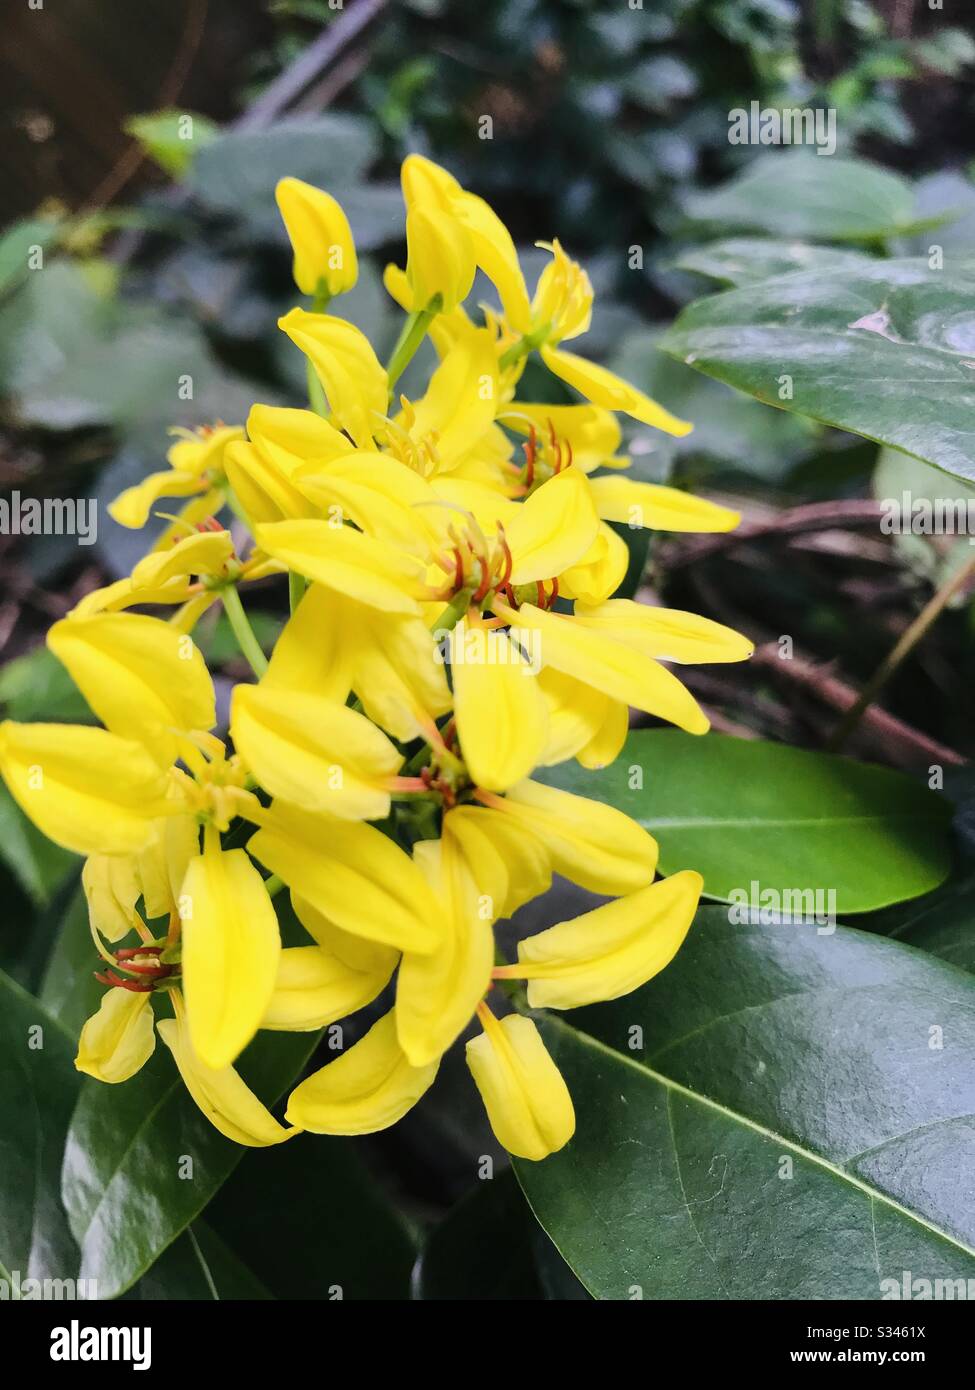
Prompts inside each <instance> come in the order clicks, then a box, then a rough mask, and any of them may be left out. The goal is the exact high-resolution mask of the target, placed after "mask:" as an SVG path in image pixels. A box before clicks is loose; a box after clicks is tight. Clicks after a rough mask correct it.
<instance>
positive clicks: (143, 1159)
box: [63, 1033, 316, 1298]
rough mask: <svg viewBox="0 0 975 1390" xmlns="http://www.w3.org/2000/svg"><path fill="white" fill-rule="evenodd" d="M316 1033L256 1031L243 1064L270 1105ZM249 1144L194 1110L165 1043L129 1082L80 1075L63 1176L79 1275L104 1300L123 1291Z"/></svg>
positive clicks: (199, 1208)
mask: <svg viewBox="0 0 975 1390" xmlns="http://www.w3.org/2000/svg"><path fill="white" fill-rule="evenodd" d="M315 1041H316V1037H315V1035H309V1034H305V1033H295V1034H290V1033H260V1034H258V1037H257V1038H256V1039H255V1041H254V1042H253V1043H252V1044H251V1045H250V1047H249V1048H248V1049H247V1051H246V1052H245V1054H244V1056H243V1057H242V1058H241V1061H240V1063H239V1064H238V1066H239V1070H240V1072H241V1074H242V1075H243V1076H244V1077H245V1079H246V1080H247V1082H248V1084H249V1085H250V1086H251V1088H252V1089H253V1090H254V1091H255V1092H256V1093H257V1094H258V1095H259V1096H260V1098H261V1099H262V1100H263V1101H264V1102H265V1104H272V1103H273V1102H274V1101H275V1100H276V1099H277V1098H278V1097H279V1096H280V1095H281V1093H282V1092H283V1091H284V1090H285V1089H286V1088H287V1086H288V1085H289V1084H290V1082H291V1081H292V1080H293V1079H294V1077H295V1076H296V1075H297V1073H298V1072H299V1071H300V1069H301V1067H302V1065H303V1064H304V1062H305V1061H306V1059H307V1057H308V1055H309V1053H310V1052H311V1049H312V1048H313V1046H314V1044H315ZM291 1142H292V1143H294V1142H297V1141H295V1140H292V1141H291ZM245 1152H246V1150H245V1149H243V1148H242V1147H241V1146H240V1145H238V1144H234V1143H231V1141H230V1140H229V1139H225V1138H224V1137H223V1135H221V1134H219V1133H218V1132H217V1131H216V1130H215V1129H214V1128H213V1126H212V1125H211V1124H210V1122H209V1121H208V1120H207V1119H206V1118H205V1117H204V1116H203V1114H202V1113H201V1112H200V1111H199V1110H198V1109H197V1107H196V1106H195V1105H194V1103H193V1101H192V1100H191V1099H190V1097H189V1094H188V1092H187V1091H186V1088H185V1087H184V1086H183V1083H182V1081H181V1080H180V1079H179V1076H178V1074H177V1072H176V1069H175V1066H174V1065H173V1062H172V1059H171V1057H170V1055H169V1053H168V1051H167V1050H166V1049H165V1048H164V1047H163V1046H162V1045H161V1044H160V1045H158V1046H157V1047H156V1050H155V1052H154V1054H153V1056H152V1058H151V1060H150V1061H149V1063H148V1064H147V1065H146V1066H145V1067H144V1068H143V1069H142V1071H141V1072H139V1073H138V1075H136V1076H134V1077H133V1078H132V1079H131V1080H130V1081H126V1082H123V1083H122V1084H121V1085H117V1086H107V1085H103V1084H102V1083H100V1082H97V1081H92V1080H86V1082H85V1085H84V1087H83V1089H82V1093H81V1097H80V1099H79V1101H78V1106H77V1109H76V1110H75V1114H74V1118H73V1119H72V1122H71V1128H70V1131H69V1133H68V1141H67V1148H66V1151H65V1160H64V1174H63V1196H64V1205H65V1207H66V1209H67V1211H68V1216H69V1219H70V1223H71V1230H72V1232H73V1234H74V1236H75V1239H76V1240H77V1242H78V1244H79V1246H80V1247H81V1270H82V1275H83V1277H85V1278H89V1279H92V1278H94V1279H97V1281H98V1286H99V1289H100V1291H101V1297H103V1298H114V1297H117V1295H118V1294H120V1293H124V1292H125V1290H126V1289H127V1288H129V1287H130V1285H132V1284H133V1283H134V1282H135V1281H136V1280H137V1279H138V1278H139V1277H140V1276H141V1275H142V1274H144V1273H145V1271H146V1270H147V1269H148V1268H149V1267H150V1266H151V1265H152V1264H153V1263H154V1262H155V1260H157V1259H158V1258H159V1256H160V1255H161V1254H162V1253H163V1251H164V1250H165V1249H166V1248H167V1247H168V1246H169V1245H170V1244H171V1243H172V1242H173V1241H174V1240H175V1239H176V1237H177V1236H178V1235H179V1234H180V1233H181V1232H182V1231H183V1230H185V1228H186V1226H187V1225H188V1224H189V1223H190V1222H191V1221H192V1220H194V1218H195V1217H196V1216H198V1215H199V1213H200V1212H201V1211H202V1210H203V1208H204V1207H205V1206H206V1205H207V1203H208V1202H209V1201H210V1199H211V1198H212V1197H213V1195H214V1193H215V1192H216V1191H217V1190H218V1188H219V1187H220V1186H221V1184H222V1183H223V1182H224V1181H225V1180H226V1179H227V1178H228V1177H229V1175H230V1174H231V1172H232V1171H233V1170H234V1168H235V1167H236V1166H237V1164H238V1163H239V1162H240V1160H241V1158H243V1156H244V1154H245ZM187 1160H189V1162H187Z"/></svg>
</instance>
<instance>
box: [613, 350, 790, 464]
mask: <svg viewBox="0 0 975 1390" xmlns="http://www.w3.org/2000/svg"><path fill="white" fill-rule="evenodd" d="M659 343H660V338H659V336H654V335H652V334H648V333H647V332H646V331H643V332H641V333H640V334H638V335H637V334H635V335H634V336H633V337H630V338H627V339H626V340H625V341H624V342H623V344H622V345H621V347H620V350H619V351H618V352H617V353H616V354H615V355H614V357H613V359H612V361H611V363H610V365H611V367H612V369H613V371H615V372H618V373H619V374H620V376H622V377H624V378H625V379H626V380H627V381H632V382H633V383H634V385H636V386H639V387H640V389H641V390H642V391H646V392H647V393H648V394H649V395H650V396H652V397H653V399H654V400H658V401H663V402H665V403H666V405H667V408H668V410H672V411H674V412H675V414H677V415H679V416H681V417H682V418H683V419H686V420H692V421H693V422H694V429H693V430H692V431H691V433H690V434H689V435H687V436H686V437H685V438H684V439H679V440H669V439H668V440H667V446H668V447H669V448H670V449H672V451H673V453H674V456H675V457H676V458H677V459H694V460H698V459H701V458H703V459H705V460H707V461H708V462H709V463H712V464H717V465H720V466H722V467H723V468H726V469H729V470H734V471H736V472H742V473H747V474H751V475H753V476H757V477H760V478H763V479H769V478H777V477H779V476H781V475H782V474H783V473H785V472H787V471H788V469H789V468H791V467H792V466H793V465H794V464H795V463H796V461H797V460H798V459H799V458H801V457H803V456H804V455H806V454H808V453H809V450H810V448H811V447H812V446H813V445H814V444H815V433H816V431H815V427H814V426H811V425H810V424H809V422H808V421H806V420H801V419H798V418H796V417H794V416H789V415H785V414H783V412H781V411H777V410H769V409H768V407H767V406H764V405H762V404H761V403H760V402H758V401H755V400H752V399H751V398H750V397H749V396H747V395H744V394H742V392H740V391H731V390H729V389H728V387H726V386H723V385H722V384H721V382H719V381H711V380H709V379H708V378H707V377H705V376H701V374H700V373H699V372H694V371H691V369H690V368H689V367H686V366H684V364H683V363H682V362H675V361H673V360H672V359H671V358H669V357H668V356H667V355H666V353H664V352H661V351H660V347H659ZM648 433H649V432H644V433H642V434H641V433H639V431H638V438H639V442H640V444H641V446H642V445H643V442H644V441H645V440H647V437H648ZM651 442H652V443H653V444H654V445H655V446H656V445H657V443H658V441H656V440H653V441H651ZM656 457H657V454H656V452H655V451H651V452H650V453H649V454H644V453H642V452H637V451H634V458H633V466H632V473H633V476H634V477H641V478H642V477H644V472H645V468H646V464H647V463H650V464H651V465H652V464H654V462H655V460H656ZM645 481H647V482H654V481H656V478H655V477H654V476H652V475H651V474H647V476H646V477H645Z"/></svg>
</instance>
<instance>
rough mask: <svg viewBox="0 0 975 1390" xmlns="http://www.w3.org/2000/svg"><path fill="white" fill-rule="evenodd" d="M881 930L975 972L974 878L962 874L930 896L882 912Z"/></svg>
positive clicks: (909, 944) (961, 967)
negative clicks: (884, 912)
mask: <svg viewBox="0 0 975 1390" xmlns="http://www.w3.org/2000/svg"><path fill="white" fill-rule="evenodd" d="M884 931H885V932H886V933H887V934H888V935H889V936H891V937H892V938H893V939H894V940H896V941H903V942H905V943H906V944H907V945H908V946H916V947H917V948H918V950H919V951H928V952H929V953H930V954H931V955H933V956H937V957H938V958H939V959H940V960H946V961H948V963H949V964H950V965H957V966H958V967H959V969H961V970H967V971H969V973H970V974H972V975H975V878H972V877H971V876H968V877H962V878H960V879H959V880H958V881H957V882H954V881H953V882H951V883H947V884H945V885H944V887H943V888H942V889H941V890H940V891H939V892H938V893H936V894H934V895H933V896H932V897H931V898H926V899H924V900H923V901H922V902H919V903H907V904H905V905H903V906H902V907H900V908H898V909H896V911H895V912H894V913H892V914H890V915H887V916H885V919H884Z"/></svg>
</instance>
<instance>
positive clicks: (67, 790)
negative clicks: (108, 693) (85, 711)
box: [0, 719, 167, 854]
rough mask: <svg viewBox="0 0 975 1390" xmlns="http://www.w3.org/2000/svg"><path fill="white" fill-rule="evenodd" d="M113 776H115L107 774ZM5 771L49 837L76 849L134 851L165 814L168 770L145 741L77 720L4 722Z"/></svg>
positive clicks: (0, 744) (0, 765)
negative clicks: (122, 736)
mask: <svg viewBox="0 0 975 1390" xmlns="http://www.w3.org/2000/svg"><path fill="white" fill-rule="evenodd" d="M109 773H110V775H109ZM0 774H2V775H3V779H4V781H5V782H6V784H7V786H8V788H9V789H10V792H11V794H12V795H13V798H14V800H15V801H16V802H17V804H18V805H19V806H20V808H21V810H22V811H23V812H24V814H25V815H26V816H28V817H29V818H30V819H31V820H32V821H33V822H34V824H35V825H36V826H38V827H39V829H41V830H42V831H43V832H44V834H45V835H46V836H47V837H48V839H49V840H53V841H54V842H55V844H58V845H63V846H64V848H65V849H71V850H74V851H75V853H76V854H133V853H136V852H138V851H139V850H142V849H145V848H146V846H147V845H148V844H149V843H150V841H151V840H152V839H153V837H154V835H155V828H154V825H153V822H154V820H155V819H156V818H157V817H159V816H163V815H165V814H166V811H167V805H166V775H165V773H164V772H163V771H162V770H161V769H160V767H159V764H158V763H157V762H156V760H155V759H154V758H153V757H151V756H150V754H149V753H147V752H146V750H145V748H143V747H142V745H141V744H139V743H135V742H133V741H132V740H131V739H125V738H120V737H119V736H118V735H117V734H112V733H108V732H107V731H106V730H104V729H91V728H87V727H85V726H84V725H73V724H15V723H14V722H13V721H12V720H9V719H8V720H5V721H4V722H3V723H2V724H0Z"/></svg>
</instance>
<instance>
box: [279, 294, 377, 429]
mask: <svg viewBox="0 0 975 1390" xmlns="http://www.w3.org/2000/svg"><path fill="white" fill-rule="evenodd" d="M278 327H279V328H280V329H282V330H283V331H284V332H285V333H287V335H288V337H289V338H290V339H291V341H292V342H293V343H294V344H295V346H296V347H299V348H300V349H301V351H302V352H303V353H304V354H305V355H306V356H307V357H308V359H309V361H310V362H311V364H312V366H313V367H314V369H315V373H316V375H317V377H318V379H319V381H320V382H321V384H322V389H323V391H324V392H325V395H326V397H327V398H328V404H329V409H330V410H331V412H332V416H333V418H334V421H335V424H336V425H337V426H338V427H339V429H342V430H347V431H348V433H349V434H350V435H351V436H352V439H353V440H354V441H355V443H356V444H357V445H358V446H359V448H360V449H368V448H371V447H372V437H373V434H374V433H375V431H376V430H377V429H378V428H379V424H380V421H381V418H382V417H383V416H384V415H385V414H386V402H387V396H388V381H387V378H386V373H385V371H384V369H383V368H382V366H381V365H380V363H379V359H378V358H377V357H376V354H375V353H374V352H373V350H372V346H371V344H370V342H369V339H368V338H366V337H365V335H364V334H363V333H360V331H359V329H358V328H356V327H355V326H354V325H353V324H351V323H346V321H345V320H344V319H338V318H334V317H332V315H330V314H310V313H308V311H307V310H305V309H292V310H291V311H290V313H287V314H285V315H284V317H283V318H280V319H278Z"/></svg>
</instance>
